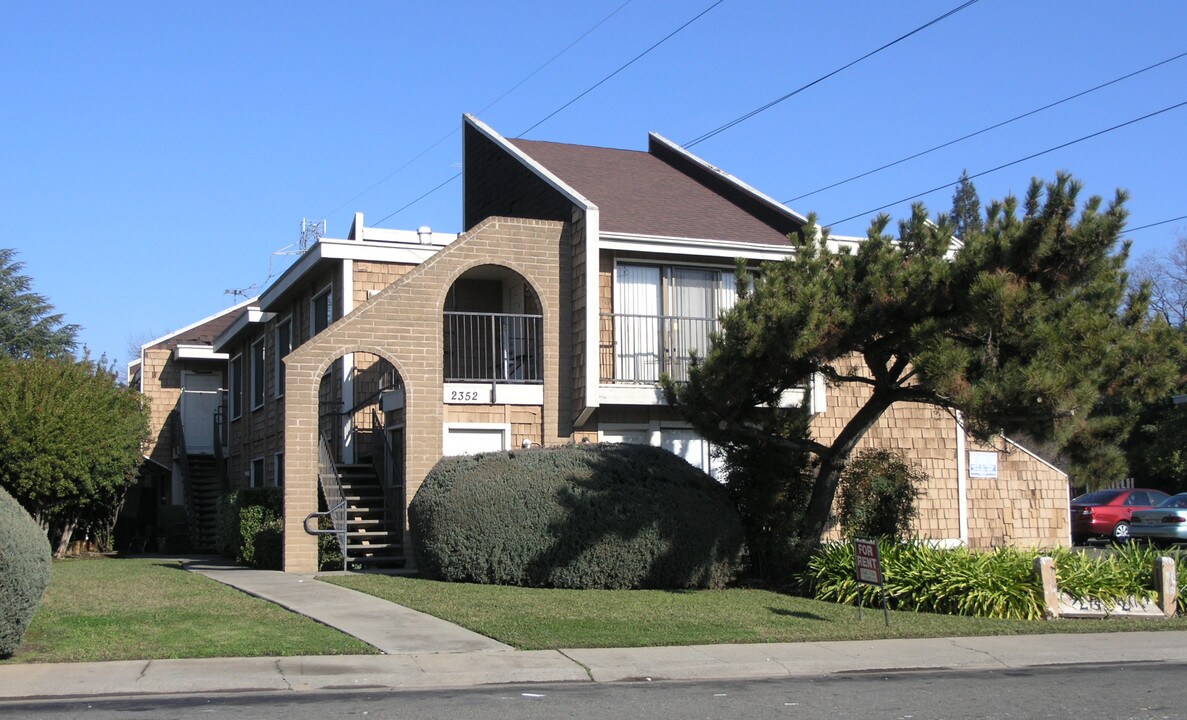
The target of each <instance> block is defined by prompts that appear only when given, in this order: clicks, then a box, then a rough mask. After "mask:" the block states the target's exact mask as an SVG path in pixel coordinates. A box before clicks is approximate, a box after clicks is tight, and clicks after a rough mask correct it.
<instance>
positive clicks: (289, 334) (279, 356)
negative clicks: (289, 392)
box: [275, 317, 293, 397]
mask: <svg viewBox="0 0 1187 720" xmlns="http://www.w3.org/2000/svg"><path fill="white" fill-rule="evenodd" d="M292 351H293V319H292V318H291V317H286V318H285V319H283V320H281V321H280V322H278V323H276V352H275V355H276V373H275V375H276V377H275V382H276V390H275V395H276V397H281V396H283V395H284V358H285V357H286V356H287V355H288V354H289V353H290V352H292Z"/></svg>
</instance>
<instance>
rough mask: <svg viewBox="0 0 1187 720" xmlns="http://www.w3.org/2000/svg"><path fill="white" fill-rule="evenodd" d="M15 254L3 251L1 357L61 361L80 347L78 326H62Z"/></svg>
mask: <svg viewBox="0 0 1187 720" xmlns="http://www.w3.org/2000/svg"><path fill="white" fill-rule="evenodd" d="M15 257H16V251H15V250H12V249H8V248H0V353H4V354H6V355H8V356H9V357H14V358H28V357H35V356H39V357H60V356H64V355H69V354H70V353H71V352H72V351H73V350H74V348H75V347H76V346H77V340H76V339H75V336H76V335H77V334H78V326H77V325H68V324H64V323H63V322H62V315H61V314H60V313H54V311H53V310H54V306H53V305H51V304H50V303H49V301H48V300H46V299H45V297H44V296H42V295H38V294H37V293H35V292H32V290H31V288H32V286H33V281H32V280H31V279H30V278H29V276H28V275H24V274H22V273H21V270H23V269H24V263H19V262H16V261H15V259H14V258H15Z"/></svg>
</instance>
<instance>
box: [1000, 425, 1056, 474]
mask: <svg viewBox="0 0 1187 720" xmlns="http://www.w3.org/2000/svg"><path fill="white" fill-rule="evenodd" d="M1001 439H1002V440H1005V441H1006V442H1008V443H1009V444H1011V445H1013V446H1014V447H1016V448H1018V449H1019V450H1021V451H1022V452H1024V453H1026V454H1027V455H1029V456H1031V457H1032V458H1034V459H1035V460H1038V461H1039V462H1041V463H1042V464H1044V465H1046V466H1047V467H1049V468H1051V469H1052V470H1054V471H1055V472H1057V473H1059V474H1060V475H1062V476H1064V477H1067V473H1066V472H1064V471H1063V470H1060V469H1059V468H1057V467H1055V466H1054V465H1052V464H1051V463H1049V462H1047V461H1046V460H1044V459H1043V458H1041V457H1039V456H1038V455H1036V454H1035V453H1034V452H1032V451H1030V450H1027V449H1026V448H1024V447H1023V446H1021V445H1019V444H1018V443H1016V442H1014V441H1013V440H1011V439H1010V438H1008V437H1006V436H1005V435H1002V436H1001Z"/></svg>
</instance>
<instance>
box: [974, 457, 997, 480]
mask: <svg viewBox="0 0 1187 720" xmlns="http://www.w3.org/2000/svg"><path fill="white" fill-rule="evenodd" d="M969 477H975V478H996V477H997V453H995V452H978V451H976V450H971V451H969Z"/></svg>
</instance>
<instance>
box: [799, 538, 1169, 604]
mask: <svg viewBox="0 0 1187 720" xmlns="http://www.w3.org/2000/svg"><path fill="white" fill-rule="evenodd" d="M878 551H879V553H880V554H881V557H882V570H883V574H884V576H885V578H884V582H885V585H886V594H887V596H888V598H889V601H890V604H891V605H892V606H893V607H895V608H898V609H901V610H917V611H921V612H935V613H946V614H949V615H975V616H979V617H990V618H1010V619H1027V620H1034V619H1038V618H1041V617H1043V611H1044V607H1043V594H1042V588H1041V586H1040V584H1039V581H1038V579H1037V578H1036V577H1035V575H1034V561H1035V558H1037V557H1039V556H1041V555H1047V556H1050V557H1051V558H1053V559H1054V561H1055V577H1056V582H1057V583H1058V585H1059V589H1060V591H1061V592H1064V593H1067V594H1068V595H1070V596H1072V597H1074V598H1096V599H1098V600H1103V601H1105V602H1110V601H1112V602H1115V601H1119V600H1124V599H1127V598H1131V597H1136V598H1148V599H1152V598H1153V597H1154V591H1153V590H1152V589H1151V584H1152V582H1153V570H1154V559H1155V558H1156V557H1158V556H1159V555H1160V554H1162V553H1160V552H1158V551H1156V550H1153V549H1151V548H1145V547H1138V546H1136V545H1133V544H1130V545H1128V546H1124V547H1121V548H1118V549H1117V550H1116V551H1115V552H1114V553H1113V554H1112V555H1111V556H1108V557H1099V558H1098V557H1092V556H1090V555H1088V554H1086V553H1077V552H1072V551H1071V550H1068V549H1066V548H1060V549H1057V550H1017V549H1012V548H999V549H997V550H992V551H988V552H976V551H971V550H968V549H967V548H952V549H944V548H939V547H936V546H935V545H934V544H932V543H928V542H924V541H920V540H915V541H912V542H908V543H895V542H889V541H886V540H882V541H880V542H879V543H878ZM1182 559H1183V558H1182V556H1181V555H1180V556H1178V557H1176V560H1175V561H1176V563H1181V561H1182ZM1177 569H1178V572H1179V577H1180V580H1182V579H1184V578H1185V577H1187V575H1185V574H1184V572H1183V567H1182V565H1181V564H1178V565H1177ZM803 581H804V589H805V590H806V592H807V594H809V595H810V596H812V597H815V598H816V599H817V600H825V601H831V602H839V603H846V604H854V605H856V604H858V602H859V601H860V603H861V604H863V605H867V606H869V605H878V604H880V603H881V597H880V594H879V591H878V588H877V587H876V586H874V585H862V584H859V583H858V582H857V580H856V578H855V577H854V568H853V546H852V545H851V544H849V543H826V544H824V545H823V546H822V547H821V549H820V551H819V552H818V553H817V554H816V556H815V557H813V559H812V561H811V563H810V564H809V570H808V571H807V572H806V573H805V574H804V575H803ZM1180 602H1181V601H1180ZM1180 607H1181V605H1180Z"/></svg>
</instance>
